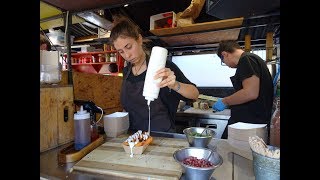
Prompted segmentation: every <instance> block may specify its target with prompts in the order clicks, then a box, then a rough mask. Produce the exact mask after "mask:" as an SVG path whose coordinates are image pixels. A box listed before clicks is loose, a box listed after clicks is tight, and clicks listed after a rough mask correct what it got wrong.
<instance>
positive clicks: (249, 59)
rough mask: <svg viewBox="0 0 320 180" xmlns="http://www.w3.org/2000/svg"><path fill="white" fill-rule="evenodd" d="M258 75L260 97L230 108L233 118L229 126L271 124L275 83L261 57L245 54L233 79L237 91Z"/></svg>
mask: <svg viewBox="0 0 320 180" xmlns="http://www.w3.org/2000/svg"><path fill="white" fill-rule="evenodd" d="M252 75H256V76H257V77H259V79H260V87H259V96H258V98H257V99H255V100H252V101H249V102H246V103H244V104H238V105H233V106H230V109H231V117H230V119H229V122H228V124H233V123H236V122H246V123H254V124H268V125H269V124H270V119H271V111H272V102H273V82H272V76H271V74H270V72H269V69H268V67H267V65H266V63H265V61H264V60H263V59H261V58H260V57H259V56H257V55H255V54H252V53H247V52H244V53H243V54H242V55H241V57H240V59H239V63H238V65H237V70H236V73H235V76H233V77H231V78H230V79H231V81H232V83H233V87H234V89H235V91H239V90H240V89H242V88H243V87H242V82H243V80H245V79H247V78H249V77H251V76H252Z"/></svg>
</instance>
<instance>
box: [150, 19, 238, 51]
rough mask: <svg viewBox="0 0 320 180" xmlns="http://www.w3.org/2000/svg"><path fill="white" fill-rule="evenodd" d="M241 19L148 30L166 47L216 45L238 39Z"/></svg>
mask: <svg viewBox="0 0 320 180" xmlns="http://www.w3.org/2000/svg"><path fill="white" fill-rule="evenodd" d="M242 22H243V17H241V18H234V19H226V20H220V21H212V22H205V23H197V24H192V25H188V26H184V27H174V28H162V29H154V30H150V32H151V33H153V34H154V35H156V36H158V37H159V38H160V40H162V41H164V42H165V43H167V44H168V46H187V45H203V44H216V43H219V42H220V41H222V40H236V39H238V36H239V33H240V30H241V26H242Z"/></svg>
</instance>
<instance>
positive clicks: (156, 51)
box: [142, 46, 168, 105]
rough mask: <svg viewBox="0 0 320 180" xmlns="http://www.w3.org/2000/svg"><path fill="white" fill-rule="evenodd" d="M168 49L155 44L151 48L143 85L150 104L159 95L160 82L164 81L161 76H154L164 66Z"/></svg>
mask: <svg viewBox="0 0 320 180" xmlns="http://www.w3.org/2000/svg"><path fill="white" fill-rule="evenodd" d="M167 55H168V50H167V49H165V48H163V47H159V46H154V47H153V48H152V50H151V55H150V60H149V64H148V69H147V74H146V78H145V81H144V86H143V94H142V95H143V96H144V97H145V99H146V100H147V103H148V105H150V102H151V101H154V100H155V99H157V98H158V96H159V91H160V88H159V87H158V83H160V82H161V81H162V79H161V78H159V79H156V80H154V79H153V77H154V75H155V74H156V71H158V70H159V69H161V68H164V67H165V65H166V61H167Z"/></svg>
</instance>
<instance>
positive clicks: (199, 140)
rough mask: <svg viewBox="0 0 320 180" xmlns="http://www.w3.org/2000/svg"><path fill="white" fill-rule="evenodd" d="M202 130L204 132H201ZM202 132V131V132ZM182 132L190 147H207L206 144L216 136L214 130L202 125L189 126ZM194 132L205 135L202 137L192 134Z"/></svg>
mask: <svg viewBox="0 0 320 180" xmlns="http://www.w3.org/2000/svg"><path fill="white" fill-rule="evenodd" d="M203 131H204V132H203ZM202 132H203V133H202ZM183 133H184V134H185V135H186V137H187V140H188V142H189V144H190V146H191V147H204V148H206V147H208V144H209V143H210V141H211V140H212V138H213V137H215V136H216V132H215V131H214V130H212V129H210V128H207V129H205V128H203V127H189V128H186V129H184V130H183ZM195 133H198V134H200V133H202V135H205V136H203V137H199V136H194V135H193V134H195Z"/></svg>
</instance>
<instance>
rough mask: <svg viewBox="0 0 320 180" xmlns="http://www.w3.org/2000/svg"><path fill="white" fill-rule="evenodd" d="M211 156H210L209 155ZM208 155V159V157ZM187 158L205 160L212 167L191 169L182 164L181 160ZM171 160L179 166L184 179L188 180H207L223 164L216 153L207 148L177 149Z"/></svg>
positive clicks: (191, 167)
mask: <svg viewBox="0 0 320 180" xmlns="http://www.w3.org/2000/svg"><path fill="white" fill-rule="evenodd" d="M211 152H212V154H211V155H210V153H211ZM209 155H210V157H208V156H209ZM189 156H194V157H196V158H198V159H202V158H204V159H207V158H208V159H207V160H208V161H210V162H211V163H212V164H213V166H211V167H207V168H201V167H193V166H189V165H186V164H184V163H183V160H184V159H185V158H187V157H189ZM173 158H174V159H175V160H176V161H177V162H178V163H179V164H180V165H181V167H182V170H183V173H184V175H185V179H190V180H193V179H194V180H208V179H210V177H211V175H212V173H213V171H214V170H215V169H217V168H218V167H219V166H221V164H222V163H223V159H222V157H221V156H220V154H218V153H217V152H216V151H213V150H211V149H208V148H200V147H187V148H182V149H178V150H176V151H175V152H174V153H173Z"/></svg>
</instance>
